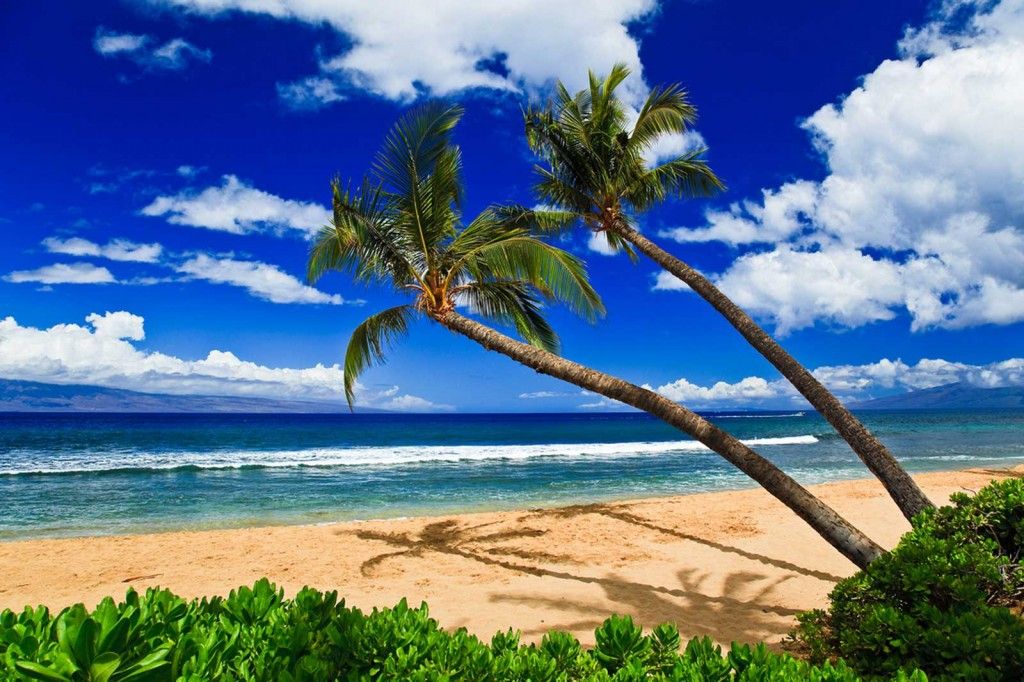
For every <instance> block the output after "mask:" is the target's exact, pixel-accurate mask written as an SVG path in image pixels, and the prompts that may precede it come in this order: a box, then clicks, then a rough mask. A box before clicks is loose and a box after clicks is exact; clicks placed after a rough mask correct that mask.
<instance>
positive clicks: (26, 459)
mask: <svg viewBox="0 0 1024 682" xmlns="http://www.w3.org/2000/svg"><path fill="white" fill-rule="evenodd" d="M743 442H744V443H746V444H747V445H750V446H753V447H763V446H777V445H812V444H814V443H817V442H818V439H817V438H816V437H815V436H813V435H800V436H785V437H779V438H751V439H747V440H744V441H743ZM694 452H697V453H699V452H709V450H708V448H706V447H705V446H704V445H702V444H701V443H698V442H696V441H667V442H632V443H558V444H545V445H448V446H446V445H428V446H413V445H407V446H397V447H362V446H357V447H336V448H309V449H303V450H269V451H267V450H209V451H202V452H200V451H191V450H184V451H181V450H179V451H169V452H158V453H149V452H133V451H127V452H126V451H124V450H120V451H118V452H96V453H83V454H80V455H71V456H68V455H64V456H62V457H61V458H60V459H59V460H54V459H52V458H49V457H41V456H39V455H38V453H31V452H20V453H12V454H14V455H15V456H14V457H12V458H11V460H13V461H9V463H3V464H0V476H29V475H59V474H95V473H113V472H147V471H175V470H183V471H187V470H210V469H213V470H216V469H290V468H300V467H305V468H330V467H389V466H407V465H420V464H429V463H432V462H441V463H454V462H472V461H484V460H513V461H514V460H527V459H535V458H542V457H543V458H552V459H555V458H562V459H568V458H590V459H615V458H622V457H638V456H644V455H666V454H676V453H680V454H682V453H694Z"/></svg>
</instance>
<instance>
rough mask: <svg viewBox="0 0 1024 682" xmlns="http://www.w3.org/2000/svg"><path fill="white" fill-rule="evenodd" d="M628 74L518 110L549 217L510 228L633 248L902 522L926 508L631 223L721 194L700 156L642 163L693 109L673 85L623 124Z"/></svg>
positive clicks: (825, 395) (795, 370)
mask: <svg viewBox="0 0 1024 682" xmlns="http://www.w3.org/2000/svg"><path fill="white" fill-rule="evenodd" d="M628 75H629V70H628V69H627V68H626V67H625V66H623V65H617V66H615V67H614V68H613V69H612V70H611V72H610V73H609V74H608V76H607V77H606V78H605V79H604V80H603V81H602V80H600V79H599V78H597V77H596V76H595V75H594V74H593V72H591V74H590V87H589V88H588V89H586V90H582V91H580V92H579V93H577V94H576V95H571V94H569V92H568V91H567V90H566V88H565V86H563V85H562V84H561V83H559V84H558V86H557V93H556V99H555V101H554V102H553V103H552V104H549V105H547V106H544V107H532V108H529V109H527V111H526V112H525V122H526V136H527V141H528V142H529V144H530V147H531V148H532V149H533V151H534V152H535V153H536V154H537V155H538V157H539V158H540V159H541V160H542V161H543V162H544V163H545V165H543V166H537V167H536V171H537V173H538V174H539V180H538V182H537V185H536V191H537V193H538V195H539V197H540V199H541V201H542V202H544V203H545V204H547V205H548V206H549V207H550V208H551V209H553V210H550V211H547V210H545V211H540V210H531V209H528V208H525V207H522V206H511V207H506V208H505V209H503V215H504V216H505V217H506V219H508V220H509V221H510V223H512V224H517V225H520V226H532V227H533V228H534V229H536V228H541V229H547V230H563V229H569V228H571V227H572V226H573V225H574V224H578V223H582V224H583V225H584V226H585V227H586V228H588V229H590V230H592V231H594V232H596V233H600V234H603V235H604V238H605V239H607V241H608V244H609V245H610V246H611V247H612V248H613V249H616V250H621V251H624V252H626V253H627V254H628V255H629V256H630V258H631V259H634V260H635V259H636V254H635V251H634V248H635V249H636V250H638V251H640V252H642V253H643V254H644V255H646V256H648V257H649V258H651V259H652V260H653V261H655V262H656V263H657V264H658V265H660V266H661V267H663V268H664V269H665V270H667V271H668V272H670V273H672V274H673V275H675V276H676V277H677V278H678V279H679V280H681V281H682V282H684V283H686V284H687V285H688V286H689V287H690V288H691V289H693V291H695V292H697V294H699V295H700V296H701V297H702V298H704V300H706V301H707V302H708V303H710V304H711V305H712V306H713V307H714V308H715V310H717V311H718V312H719V313H721V314H722V315H723V316H724V317H725V318H726V319H727V320H728V321H729V323H730V324H732V326H733V327H735V328H736V329H737V330H738V331H739V332H740V334H742V335H743V338H745V339H746V340H747V341H748V342H749V343H750V344H751V345H752V346H753V347H754V348H755V349H757V351H758V352H759V353H761V355H763V356H764V357H765V358H766V359H767V360H768V361H769V362H771V363H772V364H773V365H774V366H775V367H776V369H778V370H779V372H781V373H782V375H783V376H784V377H786V379H788V380H789V381H790V383H792V384H793V386H795V387H796V389H797V390H798V391H799V392H800V393H801V394H802V395H803V396H804V397H805V398H806V399H807V401H808V402H809V403H810V404H811V405H813V406H814V408H815V409H816V410H817V411H818V412H820V413H821V414H822V416H824V417H825V419H827V420H828V422H829V423H830V424H832V426H833V427H834V428H835V429H836V431H837V432H838V433H839V434H840V435H841V436H842V437H843V438H844V439H845V440H846V441H847V442H848V443H849V444H850V447H851V448H852V449H853V450H854V452H856V453H857V455H858V456H859V457H860V458H861V460H862V461H863V462H864V463H865V464H866V465H867V467H868V469H870V470H871V472H872V473H873V474H874V475H875V476H876V477H878V479H879V480H880V481H881V482H882V484H883V485H884V486H885V488H886V489H887V490H888V492H889V494H890V496H892V499H893V500H894V501H895V502H896V504H897V505H898V506H899V508H900V510H901V511H902V512H903V514H904V515H905V516H906V517H907V518H911V517H913V516H914V515H916V514H917V513H918V512H920V511H922V510H924V509H925V508H928V507H931V506H932V504H931V502H930V501H929V500H928V498H927V497H925V495H924V493H923V492H922V491H921V489H920V488H919V487H918V486H917V484H916V483H915V482H914V480H913V479H912V478H911V477H910V475H909V474H908V473H907V472H906V470H905V469H903V467H902V466H900V464H899V462H897V461H896V458H895V457H893V456H892V454H891V453H890V452H889V450H888V449H887V448H886V447H885V446H884V445H883V444H882V443H881V442H880V441H879V440H878V439H877V438H876V437H875V436H874V435H873V434H872V433H871V432H870V431H869V430H868V429H867V428H866V427H865V426H864V425H863V424H862V423H861V422H860V420H858V419H857V417H855V416H854V415H853V413H852V412H850V411H849V410H848V409H847V408H846V407H845V406H844V405H843V404H842V403H841V402H840V401H839V400H838V399H837V398H836V397H835V396H834V395H832V393H831V392H829V390H828V389H827V388H825V386H824V385H822V383H821V382H820V381H818V380H817V379H816V378H815V377H814V375H813V374H811V373H810V372H809V371H808V370H807V369H806V368H805V367H804V366H803V365H801V364H800V363H799V362H797V360H796V359H794V358H793V356H792V355H790V354H789V353H787V352H786V350H785V349H783V348H782V346H780V345H779V344H778V342H777V341H775V339H773V338H772V337H771V335H769V334H768V333H767V332H766V331H765V330H764V329H762V328H761V327H760V326H759V325H758V324H757V323H756V322H754V320H753V319H752V318H751V317H750V316H749V315H748V314H747V313H745V312H744V311H743V310H742V309H740V307H739V306H737V305H736V304H735V303H733V302H732V301H731V300H730V299H729V298H728V297H727V296H725V294H723V293H722V292H721V291H720V290H719V289H718V288H717V287H716V286H715V285H714V284H712V283H711V281H710V280H709V279H708V278H707V277H705V276H704V275H702V274H701V273H700V272H698V271H697V270H695V269H694V268H693V267H691V266H690V265H688V264H687V263H685V262H683V261H682V260H681V259H679V258H677V257H676V256H674V255H672V254H670V253H668V252H667V251H665V250H664V249H662V248H661V247H660V246H658V245H657V244H655V243H654V242H653V241H651V240H650V239H648V238H647V237H645V236H644V235H642V234H641V233H640V232H639V231H638V230H637V229H636V227H635V223H636V215H637V214H638V213H640V212H642V211H644V210H646V209H649V208H651V207H652V206H653V205H655V204H657V203H659V202H661V201H663V200H665V199H666V198H667V197H669V196H678V197H696V196H707V195H710V194H713V193H714V192H717V191H719V190H721V189H723V185H722V183H721V182H720V181H719V179H718V178H717V177H716V176H715V174H714V173H713V172H712V171H711V169H710V168H709V167H708V165H707V163H706V162H705V160H704V152H705V150H703V149H695V150H693V151H690V152H687V153H685V154H682V155H681V156H679V157H677V158H675V159H672V160H669V161H666V162H664V163H660V164H655V165H649V164H648V163H647V162H646V160H645V156H646V155H647V154H648V153H650V151H651V149H652V145H653V144H654V143H655V141H656V140H657V139H658V138H659V137H661V136H662V135H665V134H668V133H683V132H685V131H686V129H687V126H688V125H690V124H691V123H692V122H693V121H694V120H695V118H696V111H695V109H694V108H693V106H692V105H691V104H690V103H689V101H688V100H687V97H686V93H685V92H684V91H683V90H682V89H681V88H680V86H678V85H670V86H668V87H665V88H660V89H656V90H653V91H652V92H651V93H650V95H649V96H648V97H647V101H646V102H644V104H643V106H642V107H641V108H640V111H639V112H638V115H637V117H636V120H635V122H634V123H633V124H632V126H631V127H630V126H629V119H630V118H631V117H630V115H629V114H630V112H629V111H628V110H627V108H626V107H625V106H624V105H623V104H622V102H621V101H620V100H619V99H618V98H617V97H616V96H615V89H616V87H617V86H619V85H620V84H621V83H622V82H623V80H625V79H626V78H627V76H628Z"/></svg>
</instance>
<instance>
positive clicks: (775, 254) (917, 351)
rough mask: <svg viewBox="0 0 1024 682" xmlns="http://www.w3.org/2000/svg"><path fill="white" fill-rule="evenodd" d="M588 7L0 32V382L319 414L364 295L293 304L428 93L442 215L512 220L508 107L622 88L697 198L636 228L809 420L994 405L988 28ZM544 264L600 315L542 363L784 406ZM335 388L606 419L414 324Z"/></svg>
mask: <svg viewBox="0 0 1024 682" xmlns="http://www.w3.org/2000/svg"><path fill="white" fill-rule="evenodd" d="M590 4H591V3H586V2H582V1H580V2H571V1H569V0H565V1H563V2H540V1H539V0H516V1H515V2H509V3H499V4H496V5H495V6H490V4H489V3H476V2H469V1H468V0H445V2H439V3H436V4H432V5H431V7H430V8H427V7H426V5H425V4H423V3H408V2H398V1H397V0H389V1H386V2H380V3H361V2H327V1H326V0H324V1H323V2H320V1H318V0H304V1H300V0H275V1H273V2H255V1H252V0H152V1H128V0H125V1H122V2H93V3H78V2H55V3H46V4H45V5H42V4H39V3H32V2H19V1H17V0H16V1H15V2H11V3H5V4H4V7H3V9H2V10H0V57H2V58H3V60H4V63H5V64H6V65H7V68H6V69H5V76H4V78H3V79H2V82H0V101H2V102H4V104H3V106H2V107H0V149H3V150H4V151H3V154H2V155H0V187H2V190H0V230H2V231H3V234H4V235H5V237H6V239H5V248H4V249H3V250H2V252H0V320H2V322H0V377H3V378H12V379H32V380H39V381H51V382H57V383H90V384H100V385H108V386H117V387H124V388H133V389H137V390H153V391H166V392H175V393H225V394H256V395H272V396H291V397H307V398H316V399H323V398H327V397H337V396H339V395H340V376H341V374H340V370H339V369H338V368H337V367H336V364H337V363H340V361H341V358H342V354H343V351H344V345H345V343H346V341H347V338H348V334H349V332H350V331H351V330H352V328H353V327H354V326H355V325H356V324H358V322H360V321H361V320H362V319H363V317H365V316H366V315H367V314H369V313H371V312H373V311H374V310H376V309H379V308H382V307H385V306H388V305H390V304H392V303H393V298H392V297H391V296H390V295H388V294H386V293H385V292H382V291H380V290H375V289H366V288H361V287H357V286H354V285H353V284H352V283H351V282H349V281H348V280H347V278H346V277H345V276H344V275H340V274H339V275H336V276H328V277H326V278H324V279H323V280H322V281H321V282H320V283H318V284H317V285H316V288H312V287H309V286H307V285H305V284H304V282H302V281H301V280H302V276H303V270H304V264H305V257H306V252H307V249H308V245H309V243H308V241H307V236H308V235H309V233H310V230H311V229H314V228H315V227H317V225H318V224H319V223H320V222H322V220H323V217H324V216H325V215H326V212H325V206H326V203H327V199H328V195H329V193H328V183H329V181H330V179H331V178H332V177H333V176H334V175H340V176H341V177H342V178H359V177H361V175H362V174H363V173H364V172H365V170H366V169H367V168H368V166H369V164H370V163H371V160H372V155H373V153H374V151H375V150H376V148H377V146H378V145H379V143H380V141H381V140H382V137H383V135H384V133H385V132H386V130H387V129H388V127H389V126H390V125H391V124H392V123H393V121H394V120H395V118H396V117H397V116H399V115H400V114H401V113H402V112H403V111H404V110H405V109H407V108H408V107H409V106H412V105H414V104H415V102H417V101H420V100H422V99H424V98H426V97H444V98H449V99H457V100H459V101H461V102H463V103H464V105H465V107H466V115H465V118H464V120H463V123H462V124H461V125H460V127H459V130H458V134H457V139H458V142H459V143H460V144H461V145H462V148H463V152H464V155H465V161H466V177H467V181H468V205H467V207H466V212H467V213H472V212H473V211H475V210H478V209H480V208H482V207H483V206H485V205H486V204H489V203H492V202H496V201H517V202H523V203H530V202H531V201H532V196H531V193H530V182H531V163H532V161H531V159H530V156H529V152H528V150H527V149H526V147H525V144H524V142H523V137H522V134H521V121H520V117H519V110H520V106H521V104H522V102H523V101H525V99H526V98H530V97H534V98H536V97H543V96H545V94H546V93H547V92H549V88H550V85H551V82H552V80H553V79H555V78H560V79H562V80H564V81H566V82H567V83H568V84H569V85H570V86H578V85H580V84H581V82H582V79H583V78H584V77H585V72H586V69H587V68H594V69H596V70H598V71H601V70H605V69H607V68H608V67H609V66H610V65H611V64H613V63H615V62H617V61H623V62H626V63H627V64H629V65H631V66H632V67H633V69H634V71H635V77H634V79H633V80H632V81H631V82H630V83H629V86H628V87H629V91H630V92H633V93H640V92H642V91H643V90H644V89H645V88H646V87H648V86H650V85H656V84H660V83H666V82H673V81H679V82H682V83H683V84H684V85H685V87H686V88H687V89H688V90H689V92H690V95H691V99H692V101H693V102H694V103H695V104H696V106H697V107H698V110H699V114H700V119H699V121H698V124H697V126H696V131H695V132H696V133H697V134H699V135H700V137H701V138H702V139H703V141H704V142H705V143H706V144H707V145H708V147H709V149H710V151H709V159H710V161H711V163H712V166H713V168H714V169H715V170H716V171H717V172H718V174H719V175H720V176H721V177H722V178H723V179H724V180H725V182H726V183H727V184H728V186H729V189H728V192H727V193H725V194H723V195H721V196H720V197H717V198H714V199H711V200H703V201H692V202H671V203H669V204H667V205H665V206H663V207H661V208H659V209H658V210H656V211H653V212H651V213H649V214H647V215H645V216H643V217H642V219H641V226H642V229H643V230H644V231H645V232H646V233H648V234H651V235H653V236H656V237H657V238H658V239H659V240H660V241H661V242H662V243H663V244H664V245H666V246H667V247H668V248H670V250H672V251H674V252H676V253H678V254H680V255H681V256H683V257H684V258H685V259H686V260H687V261H688V262H690V263H692V264H693V265H695V266H697V267H699V268H701V269H702V270H704V271H705V272H707V273H708V274H709V275H712V276H713V277H714V278H715V279H717V280H718V281H719V283H720V285H721V286H722V287H723V289H724V290H725V291H726V292H727V293H729V294H730V295H733V296H734V297H735V298H736V300H737V301H738V302H739V303H740V304H741V305H743V306H744V307H746V308H748V309H749V310H751V311H752V312H753V313H754V314H755V315H756V316H757V317H758V319H759V320H760V321H762V322H763V323H764V324H765V325H766V326H768V328H769V329H773V330H775V331H777V332H778V334H779V335H780V336H781V337H782V341H783V344H784V345H785V346H786V347H787V348H788V349H790V350H791V351H792V352H793V353H794V355H796V357H797V358H799V359H800V360H802V361H803V362H804V363H805V364H807V365H808V366H810V367H812V368H817V369H818V371H819V375H820V376H821V377H822V378H823V379H825V380H826V382H827V383H829V384H831V385H832V386H833V387H834V388H835V389H836V390H837V391H838V392H839V393H840V394H841V395H843V396H844V397H847V398H851V399H857V398H863V397H867V396H874V395H883V394H887V393H892V392H898V391H903V390H909V389H912V388H919V387H925V386H931V385H937V384H940V383H948V382H950V381H957V380H966V381H970V382H973V383H976V384H978V385H986V386H995V385H1009V384H1019V383H1024V361H1022V360H1020V359H1019V358H1020V357H1021V356H1022V355H1024V353H1022V352H1021V348H1020V347H1021V341H1022V339H1024V334H1022V332H1024V274H1022V273H1024V191H1022V190H1024V164H1021V163H1020V159H1021V158H1024V142H1022V140H1024V135H1021V134H1020V133H1021V132H1022V131H1021V129H1020V123H1019V111H1020V108H1021V106H1024V47H1022V44H1024V42H1022V41H1024V9H1022V3H1021V2H1019V0H1014V1H1007V0H1004V1H1003V2H1001V3H992V2H973V1H969V0H962V1H948V2H943V3H927V2H899V1H898V2H892V1H891V0H890V1H887V2H859V3H852V2H847V3H828V5H827V6H823V5H812V4H808V3H802V2H791V3H760V2H740V1H738V0H704V1H702V2H682V1H678V0H677V1H666V2H660V3H659V2H655V0H610V1H609V2H606V3H602V4H601V8H600V10H595V9H593V8H591V7H589V5H590ZM672 143H673V141H672V140H668V141H666V148H671V146H672ZM567 247H568V248H572V249H574V250H575V251H577V252H578V253H579V254H580V255H581V256H584V257H586V258H587V259H588V261H589V263H590V268H591V272H592V276H593V281H594V283H595V285H596V287H597V288H598V290H599V291H600V292H601V293H602V294H603V295H604V297H605V301H606V304H607V307H608V311H609V312H608V316H607V318H606V319H604V320H602V321H601V322H599V323H598V324H597V325H596V326H591V325H588V324H586V323H584V322H582V321H580V320H577V319H574V318H573V317H572V316H571V315H570V314H569V313H567V312H566V311H563V310H553V311H552V319H553V322H554V323H555V325H556V328H557V329H558V330H559V332H560V333H561V335H562V339H563V352H564V353H565V355H567V356H568V357H571V358H573V359H576V360H579V361H581V362H584V363H587V364H591V365H593V366H595V367H597V368H600V369H602V370H606V371H609V372H612V373H614V374H618V375H621V376H623V377H625V378H628V379H630V380H632V381H635V382H637V383H645V384H649V385H651V386H654V387H656V388H659V389H660V390H661V391H662V392H663V393H664V394H666V395H669V396H670V397H673V398H674V399H678V400H682V401H683V402H685V403H686V404H688V405H691V406H695V407H722V406H734V405H741V404H742V405H754V406H762V407H777V406H789V405H798V404H799V403H797V402H795V401H794V400H793V397H792V395H791V393H790V392H789V391H788V390H787V389H786V387H785V385H784V384H782V383H781V382H778V381H777V379H778V375H777V374H776V373H775V372H774V370H773V369H772V368H771V367H770V365H768V364H767V363H766V362H765V361H764V360H762V359H761V358H760V356H758V355H757V354H756V352H754V351H753V350H751V349H749V348H748V347H747V346H746V345H745V343H744V342H743V341H742V339H740V338H739V336H738V335H737V334H736V333H735V332H734V331H733V330H732V329H731V328H730V327H728V325H727V324H726V323H725V322H723V321H722V320H720V319H719V318H718V317H717V315H716V314H715V313H714V312H713V311H712V310H711V309H710V308H709V307H708V306H707V305H706V304H705V303H704V302H703V301H701V300H700V299H698V298H696V297H695V296H694V295H693V294H691V293H689V292H685V291H678V290H672V288H671V286H672V283H671V281H669V280H666V279H664V278H661V279H659V278H658V271H657V269H656V268H655V267H654V266H653V265H651V264H650V263H647V262H641V263H639V264H638V265H631V264H630V263H629V262H628V260H627V259H625V258H624V257H610V256H607V255H604V254H601V253H597V252H595V251H593V250H591V249H590V248H589V247H588V239H587V237H586V235H584V234H582V233H581V234H577V235H576V236H575V237H574V238H573V240H572V241H570V242H568V243H567ZM361 381H362V392H361V395H362V397H363V400H364V402H365V403H366V404H368V405H374V406H378V407H385V408H390V409H411V410H426V409H457V410H516V411H520V410H527V411H546V410H580V409H606V408H608V407H609V406H608V405H606V404H604V403H602V401H599V400H596V399H594V397H593V396H585V395H580V393H579V391H577V390H574V389H572V388H571V387H566V386H563V385H561V384H559V383H558V382H555V381H553V380H550V379H547V378H544V377H541V376H538V375H535V374H534V373H532V372H530V371H528V370H525V369H523V368H520V367H518V366H516V365H514V364H513V363H512V362H511V361H509V360H507V359H505V358H502V357H499V356H495V355H493V354H487V353H485V352H483V351H482V350H479V349H478V348H476V347H475V346H474V345H473V344H472V343H470V342H468V341H465V340H463V339H460V338H456V337H454V336H452V335H451V334H449V333H448V332H446V331H444V330H441V329H437V328H434V327H432V326H431V325H430V324H428V323H423V324H421V325H420V326H418V327H416V328H415V329H414V331H413V333H412V335H411V336H410V337H409V339H408V340H407V341H406V342H404V343H403V344H401V345H400V346H399V347H398V348H396V350H395V351H394V352H393V353H392V355H391V360H390V362H389V363H388V364H387V365H386V366H384V367H381V368H376V369H373V370H371V371H369V372H368V373H367V374H365V375H364V377H363V378H362V380H361ZM583 406H588V407H583Z"/></svg>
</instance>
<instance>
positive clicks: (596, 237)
mask: <svg viewBox="0 0 1024 682" xmlns="http://www.w3.org/2000/svg"><path fill="white" fill-rule="evenodd" d="M587 248H588V249H590V250H591V251H593V252H594V253H599V254H601V255H602V256H615V255H617V254H618V253H619V251H618V249H616V248H615V247H613V246H612V245H611V244H609V243H608V238H607V237H606V236H605V234H604V233H603V232H591V233H590V234H589V235H587Z"/></svg>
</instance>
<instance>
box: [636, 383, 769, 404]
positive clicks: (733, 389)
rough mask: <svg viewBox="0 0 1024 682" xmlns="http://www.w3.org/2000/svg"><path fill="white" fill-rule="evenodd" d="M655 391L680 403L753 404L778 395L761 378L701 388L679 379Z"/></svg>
mask: <svg viewBox="0 0 1024 682" xmlns="http://www.w3.org/2000/svg"><path fill="white" fill-rule="evenodd" d="M646 388H650V386H647V387H646ZM654 390H656V391H657V392H658V393H660V394H661V395H663V396H665V397H666V398H668V399H669V400H674V401H676V402H680V403H714V402H751V401H756V400H761V399H763V398H773V397H775V396H776V395H777V392H776V389H775V388H774V387H772V385H771V384H769V383H768V381H767V380H765V379H762V378H761V377H747V378H746V379H743V380H741V381H738V382H736V383H735V384H730V383H728V382H725V381H719V382H717V383H715V384H714V385H712V386H699V385H697V384H693V383H690V382H689V381H687V380H686V379H677V380H676V381H673V382H672V383H668V384H665V385H663V386H659V387H658V388H657V389H654Z"/></svg>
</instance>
